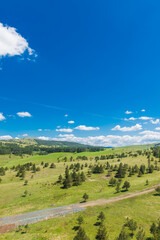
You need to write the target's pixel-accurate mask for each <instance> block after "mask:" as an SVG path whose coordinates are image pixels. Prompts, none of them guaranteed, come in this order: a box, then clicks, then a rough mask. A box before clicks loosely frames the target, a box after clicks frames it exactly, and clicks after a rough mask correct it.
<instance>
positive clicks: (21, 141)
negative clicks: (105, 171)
mask: <svg viewBox="0 0 160 240" xmlns="http://www.w3.org/2000/svg"><path fill="white" fill-rule="evenodd" d="M2 142H6V143H17V144H20V145H21V144H23V145H43V146H55V147H76V148H78V147H84V148H87V147H88V148H90V147H94V146H92V145H87V144H81V143H76V142H67V141H54V140H42V139H39V138H30V137H25V138H21V139H11V140H7V141H2Z"/></svg>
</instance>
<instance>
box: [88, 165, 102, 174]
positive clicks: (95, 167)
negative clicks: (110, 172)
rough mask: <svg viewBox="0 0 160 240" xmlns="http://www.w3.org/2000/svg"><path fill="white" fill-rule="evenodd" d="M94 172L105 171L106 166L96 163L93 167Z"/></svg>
mask: <svg viewBox="0 0 160 240" xmlns="http://www.w3.org/2000/svg"><path fill="white" fill-rule="evenodd" d="M91 171H92V173H103V172H104V167H103V165H102V164H100V165H99V164H96V165H94V166H93V167H91Z"/></svg>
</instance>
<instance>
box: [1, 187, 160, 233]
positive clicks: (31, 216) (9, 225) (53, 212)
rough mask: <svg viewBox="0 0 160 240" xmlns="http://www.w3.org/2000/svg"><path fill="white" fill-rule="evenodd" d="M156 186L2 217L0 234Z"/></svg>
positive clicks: (151, 189)
mask: <svg viewBox="0 0 160 240" xmlns="http://www.w3.org/2000/svg"><path fill="white" fill-rule="evenodd" d="M157 186H160V184H157V185H155V186H152V188H150V189H146V190H143V191H141V192H135V193H130V194H125V195H122V196H119V197H114V198H110V199H98V200H95V201H89V202H84V203H79V204H73V205H68V206H63V207H56V208H48V209H43V210H39V211H34V212H30V213H25V214H21V215H15V216H9V217H3V218H0V233H4V232H7V231H9V230H11V229H13V228H16V227H18V226H21V225H26V224H32V223H36V222H39V221H42V220H46V219H50V218H54V217H58V216H65V215H66V214H69V213H74V212H79V211H83V210H84V209H85V208H86V207H93V206H97V205H103V204H109V203H114V202H118V201H121V200H124V199H128V198H133V197H137V196H140V195H143V194H147V193H151V192H153V191H155V188H156V187H157Z"/></svg>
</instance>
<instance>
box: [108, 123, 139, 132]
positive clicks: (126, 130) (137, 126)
mask: <svg viewBox="0 0 160 240" xmlns="http://www.w3.org/2000/svg"><path fill="white" fill-rule="evenodd" d="M141 129H142V125H140V124H136V125H134V126H131V127H121V126H120V125H117V126H115V127H114V128H112V129H111V130H112V131H117V130H118V131H122V132H131V131H138V130H141Z"/></svg>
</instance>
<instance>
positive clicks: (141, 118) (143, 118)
mask: <svg viewBox="0 0 160 240" xmlns="http://www.w3.org/2000/svg"><path fill="white" fill-rule="evenodd" d="M138 119H140V120H145V121H146V120H151V119H153V118H152V117H139V118H138Z"/></svg>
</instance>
